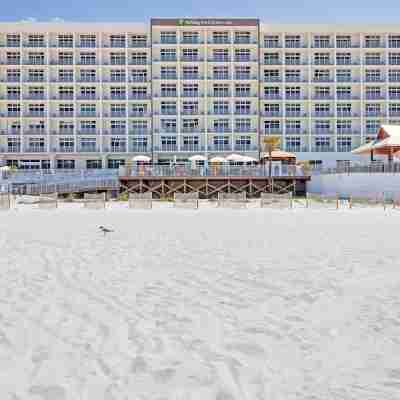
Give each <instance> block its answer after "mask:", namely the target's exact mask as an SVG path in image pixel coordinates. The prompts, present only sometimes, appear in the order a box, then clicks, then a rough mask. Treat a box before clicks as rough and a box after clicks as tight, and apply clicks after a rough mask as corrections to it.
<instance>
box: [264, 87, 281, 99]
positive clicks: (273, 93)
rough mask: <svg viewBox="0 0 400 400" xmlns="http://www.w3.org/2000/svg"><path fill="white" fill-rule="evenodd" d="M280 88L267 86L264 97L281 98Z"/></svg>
mask: <svg viewBox="0 0 400 400" xmlns="http://www.w3.org/2000/svg"><path fill="white" fill-rule="evenodd" d="M280 93H281V92H280V88H279V87H276V86H265V87H264V97H265V98H267V99H279V98H280V97H281V94H280Z"/></svg>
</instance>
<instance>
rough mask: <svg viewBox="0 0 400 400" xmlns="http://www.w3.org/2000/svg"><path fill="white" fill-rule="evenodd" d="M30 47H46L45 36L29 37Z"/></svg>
mask: <svg viewBox="0 0 400 400" xmlns="http://www.w3.org/2000/svg"><path fill="white" fill-rule="evenodd" d="M28 46H29V47H46V43H45V41H44V36H43V35H28Z"/></svg>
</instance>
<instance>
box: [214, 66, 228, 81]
mask: <svg viewBox="0 0 400 400" xmlns="http://www.w3.org/2000/svg"><path fill="white" fill-rule="evenodd" d="M213 79H229V69H228V67H225V66H219V67H213Z"/></svg>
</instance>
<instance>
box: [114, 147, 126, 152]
mask: <svg viewBox="0 0 400 400" xmlns="http://www.w3.org/2000/svg"><path fill="white" fill-rule="evenodd" d="M110 152H111V153H126V146H111V147H110Z"/></svg>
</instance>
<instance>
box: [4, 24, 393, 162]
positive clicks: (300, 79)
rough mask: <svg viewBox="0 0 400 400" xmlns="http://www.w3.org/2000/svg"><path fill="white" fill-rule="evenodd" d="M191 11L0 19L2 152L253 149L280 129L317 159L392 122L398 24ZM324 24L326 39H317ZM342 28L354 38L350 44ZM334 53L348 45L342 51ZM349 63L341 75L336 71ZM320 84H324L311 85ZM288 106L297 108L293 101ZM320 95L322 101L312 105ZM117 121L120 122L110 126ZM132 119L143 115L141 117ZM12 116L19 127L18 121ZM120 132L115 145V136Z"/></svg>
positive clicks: (168, 154)
mask: <svg viewBox="0 0 400 400" xmlns="http://www.w3.org/2000/svg"><path fill="white" fill-rule="evenodd" d="M191 21H192V22H193V21H194V23H192V24H191V25H188V24H185V25H179V24H176V23H171V24H170V25H168V23H166V24H164V23H163V24H162V25H159V24H153V25H151V24H134V23H132V24H129V23H124V24H121V23H117V24H113V23H106V24H103V23H94V24H83V23H14V24H13V23H2V24H0V133H1V134H0V157H2V158H3V159H7V160H21V159H25V160H51V163H52V165H53V164H54V166H57V165H58V161H57V160H68V159H71V160H84V161H85V160H96V159H97V160H103V161H104V162H105V163H106V164H107V163H108V162H107V160H108V159H113V160H118V159H119V160H126V159H129V158H131V157H132V156H133V155H135V154H148V155H150V156H151V157H153V158H154V159H155V160H169V159H173V158H174V157H175V156H176V157H177V158H179V159H187V158H188V157H190V155H193V154H199V153H206V154H207V155H210V156H211V155H215V154H219V155H226V154H229V153H232V152H237V153H242V154H247V155H251V156H253V157H257V156H258V155H259V152H260V151H261V149H260V145H259V144H260V143H262V140H263V137H264V136H265V135H269V134H274V135H275V134H276V135H279V136H280V137H281V142H282V145H281V147H282V148H284V149H286V150H288V151H293V152H296V153H297V155H298V158H299V159H301V160H321V161H323V163H324V165H325V166H333V165H335V164H336V161H338V160H354V161H359V160H362V158H360V157H358V156H353V155H351V153H350V150H351V149H353V148H355V147H358V146H359V145H360V144H362V143H364V142H365V141H366V140H367V138H368V137H371V136H374V135H375V131H376V130H375V126H378V125H379V124H383V123H392V124H399V123H400V40H394V39H396V38H395V36H396V35H400V28H399V27H398V26H371V25H366V26H358V25H280V24H278V25H275V24H262V23H261V24H260V25H253V26H252V25H246V24H244V25H240V21H245V20H236V22H235V20H228V21H231V22H230V24H229V25H220V26H218V25H216V26H214V25H211V26H210V25H197V24H196V21H199V20H196V19H194V20H191ZM232 21H233V22H232ZM253 21H255V22H256V23H258V21H256V20H253ZM165 31H170V32H175V34H176V42H174V43H165V42H164V43H162V37H161V35H162V32H165ZM188 32H196V33H197V34H198V42H194V43H188V42H187V41H186V42H185V41H184V34H187V33H188ZM216 32H220V33H222V32H227V35H228V41H227V43H220V42H216V41H215V33H216ZM238 32H249V34H250V36H249V38H250V40H249V42H248V43H237V41H235V38H236V36H235V35H236V34H237V33H238ZM10 34H17V35H19V36H20V42H19V45H18V46H17V47H15V46H8V45H9V44H10V43H7V35H10ZM33 34H42V35H44V44H43V46H41V47H35V46H33V45H32V43H30V42H29V38H30V35H33ZM62 34H72V35H73V46H72V47H60V43H59V35H62ZM88 34H92V35H95V37H96V45H95V47H87V46H81V44H82V43H81V35H88ZM111 35H122V36H123V37H124V38H125V42H124V45H123V46H116V47H111V41H110V37H111ZM135 35H145V36H146V41H145V44H143V45H141V46H139V47H138V46H137V45H134V44H133V43H132V37H133V36H135ZM371 35H374V36H376V41H377V43H374V42H373V41H371V37H370V36H371ZM321 36H324V38H322V39H326V41H324V40H319V39H321ZM345 36H346V37H349V39H350V40H349V42H348V45H349V47H347V42H346V40H345V39H344V38H343V37H345ZM297 37H298V39H297ZM340 40H341V41H340ZM168 49H170V50H174V51H175V54H176V60H174V61H163V60H162V59H161V53H162V52H163V51H165V50H168ZM189 49H193V50H197V51H198V59H193V60H191V61H188V60H187V59H186V60H185V59H184V52H186V51H188V50H189ZM215 50H221V51H222V50H227V52H228V60H227V61H218V60H216V59H215V53H214V51H215ZM238 50H249V52H250V57H249V59H248V60H241V61H238V60H237V59H235V54H236V53H235V52H236V51H238ZM63 52H67V53H72V55H73V60H72V64H70V65H68V64H67V65H62V64H61V63H60V62H59V59H60V53H63ZM32 53H42V54H43V56H44V60H43V63H37V64H33V63H32ZM85 53H86V54H87V53H94V55H95V62H94V63H84V62H83V61H82V56H83V55H84V54H85ZM111 53H119V54H121V55H123V56H124V60H123V62H120V63H114V64H113V63H112V58H111V55H112V54H111ZM137 53H143V54H144V55H146V59H145V60H144V61H143V62H142V61H136V62H135V61H134V60H133V57H134V55H135V54H137ZM12 54H19V59H20V61H19V62H17V61H14V58H13V57H12ZM318 54H322V55H324V56H326V57H327V59H326V62H323V63H322V64H321V63H318V61H317V56H318ZM341 55H343V57H347V58H346V61H343V63H341V62H340V56H341ZM30 56H31V57H30ZM269 57H276V58H269ZM290 57H292V58H291V59H290ZM290 60H291V61H290ZM167 66H168V67H172V68H175V69H176V79H164V78H163V77H162V74H161V69H162V68H163V67H167ZM189 66H192V67H197V69H198V75H197V76H196V77H194V78H193V79H187V78H186V77H185V76H184V73H183V70H184V68H186V67H189ZM215 67H226V68H227V71H228V79H220V78H219V77H218V76H216V75H215V72H214V68H215ZM238 67H248V69H249V76H248V77H245V78H243V79H241V78H239V77H238V76H237V75H235V71H236V70H237V68H238ZM63 69H69V70H72V71H73V79H72V81H70V82H69V81H64V82H62V81H60V79H59V73H60V70H63ZM10 70H19V71H20V77H19V78H18V79H17V80H16V81H12V80H11V79H10ZM32 70H37V71H39V70H42V71H43V81H38V80H36V81H35V80H33V79H32V78H31V76H32V73H31V71H32ZM84 70H93V71H95V75H96V77H95V79H94V80H93V81H82V80H81V73H82V72H84ZM115 70H122V71H124V73H125V77H124V78H123V80H121V82H115V81H114V82H112V81H111V72H112V71H115ZM139 70H141V71H145V72H146V74H147V75H146V78H145V79H143V80H142V81H141V79H140V78H136V81H134V79H133V76H134V72H135V71H136V72H138V71H139ZM345 71H347V72H346V73H348V74H349V75H348V76H349V77H348V78H346V77H345V78H343V76H344V75H342V78H339V76H340V74H341V73H342V74H343V73H344V72H345ZM372 72H374V73H375V75H374V76H375V78H372V75H371V74H372ZM324 74H325V75H324ZM396 74H397V75H396ZM368 76H369V78H368ZM318 77H319V78H318ZM165 84H174V85H175V86H176V89H177V90H176V95H175V96H173V97H165V96H162V90H161V88H162V85H165ZM188 84H196V85H197V87H198V95H196V96H194V97H188V96H186V95H185V93H184V85H188ZM218 84H226V85H228V87H229V93H228V95H226V96H219V95H216V94H215V93H214V85H218ZM236 85H249V87H250V90H249V93H248V95H243V96H240V97H238V95H237V94H236V93H235V87H236ZM35 87H36V88H42V89H43V99H41V98H39V97H37V96H36V98H35V97H33V96H32V93H33V91H34V88H35ZM68 87H72V88H73V95H72V97H71V98H70V99H68V98H62V97H60V90H62V88H68ZM116 87H119V88H121V89H124V90H125V93H126V95H125V96H123V97H122V98H121V99H115V98H112V89H115V88H116ZM10 88H11V89H12V88H19V89H20V91H21V97H20V98H14V99H13V98H10V97H9V93H8V92H9V89H10ZM84 88H94V89H95V92H96V94H95V96H94V97H93V98H90V97H87V98H85V97H81V90H82V89H84ZM322 88H324V90H326V91H327V92H329V93H328V94H327V95H326V96H325V97H318V91H319V90H321V89H322ZM135 89H141V90H146V94H144V95H140V94H138V95H134V94H133V91H134V90H135ZM273 90H275V91H276V92H271V91H273ZM340 90H348V91H349V95H347V94H346V93H345V94H344V95H340ZM372 90H375V91H376V92H375V95H372V94H371V91H372ZM396 90H398V92H396ZM290 92H292V93H293V94H292V95H290ZM378 92H380V93H378ZM368 93H370V94H368ZM114 97H115V96H114ZM241 100H242V101H249V102H250V112H249V113H248V114H247V113H242V114H240V113H237V112H236V109H235V107H236V104H235V103H236V102H237V101H241ZM166 101H169V102H174V103H176V112H175V114H174V115H171V114H169V115H168V114H167V115H163V111H162V102H166ZM188 101H193V102H196V103H197V105H198V106H197V111H196V113H195V114H193V115H190V114H189V113H187V112H186V113H185V112H184V102H188ZM216 101H225V102H227V103H228V105H229V107H228V113H227V114H221V113H216V112H215V106H214V102H216ZM35 104H43V105H44V113H43V114H42V115H41V114H40V113H39V114H32V113H30V112H29V110H30V109H32V106H34V105H35ZM61 104H73V106H74V111H73V113H72V115H70V116H69V115H66V114H65V113H64V114H62V113H60V105H61ZM83 104H88V105H92V106H95V108H96V111H95V113H93V114H92V115H90V114H82V112H81V106H82V105H83ZM115 104H120V105H121V106H125V109H126V112H125V113H124V114H123V115H119V116H117V115H116V114H115V113H114V115H112V113H111V110H112V107H114V106H115ZM14 105H19V107H20V110H21V112H20V113H19V114H15V113H12V112H11V113H10V112H9V109H10V106H14ZM344 105H348V106H349V107H350V108H351V111H350V112H348V113H340V112H339V111H338V110H339V108H340V107H341V106H342V107H344ZM135 106H136V108H134V107H135ZM139 106H140V107H145V108H146V109H145V111H144V112H138V111H137V107H139ZM290 107H292V111H291V110H290ZM296 107H297V109H298V110H299V111H293V110H295V109H296ZM322 107H325V110H327V111H320V110H321V108H322ZM135 110H136V111H135ZM318 110H319V111H318ZM168 119H170V120H175V122H176V128H175V129H172V130H171V131H170V132H169V131H168V129H165V127H164V126H165V122H163V121H165V120H168ZM189 119H192V120H196V121H195V126H194V127H193V128H187V126H186V125H187V124H188V120H189ZM221 120H227V129H226V131H224V132H218V129H219V128H218V129H217V128H216V126H217V125H218V121H219V122H221ZM238 120H248V122H249V127H248V128H244V129H243V128H242V129H239V128H238V126H239V125H238V124H239V123H240V121H238ZM82 121H94V122H95V123H96V129H94V130H93V133H92V132H90V131H88V130H86V131H85V130H82V128H81V122H82ZM346 121H347V122H346ZM62 122H63V123H65V124H67V125H68V124H70V125H71V126H73V129H72V133H71V134H64V133H62V132H61V131H60V123H62ZM345 122H346V123H347V124H348V128H338V124H341V123H342V124H344V123H345ZM40 124H42V125H43V129H41V130H40V129H39V131H38V132H36V130H35V129H33V127H34V126H38V125H40ZM117 124H120V126H121V129H119V130H118V129H117V128H115V126H116V125H117ZM140 124H147V125H146V128H141V127H140V126H141V125H140ZM18 125H19V126H20V127H21V128H20V129H19V130H18V129H15V127H18ZM318 125H325V126H326V128H323V129H322V128H318ZM112 126H114V128H113V129H112ZM142 126H145V125H142ZM13 127H14V128H13ZM368 127H369V128H368ZM67 138H71V139H73V143H74V144H73V148H72V150H71V149H70V150H71V151H65V148H63V147H62V146H61V144H60V139H61V140H63V139H67ZM221 138H222V139H223V141H222V142H221ZM40 139H43V141H44V147H43V148H40V147H35V146H32V142H33V141H35V140H36V141H38V140H40ZM82 139H85V140H86V141H90V140H95V145H94V146H93V148H91V149H90V150H91V151H87V150H88V147H87V146H86V147H85V146H83V145H82V144H81V141H82ZM117 140H119V141H120V142H121V143H122V144H121V146H120V147H118V146H115V145H113V144H115V143H116V141H117ZM218 140H219V142H218ZM11 141H14V142H15V141H17V142H18V141H19V142H20V146H19V147H18V146H17V147H18V148H17V147H15V146H14V147H12V146H10V145H9V144H10V142H11ZM17 150H19V151H17ZM83 164H85V162H84V163H83ZM81 165H82V163H81ZM103 166H106V165H103Z"/></svg>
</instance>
